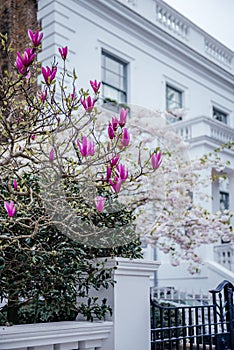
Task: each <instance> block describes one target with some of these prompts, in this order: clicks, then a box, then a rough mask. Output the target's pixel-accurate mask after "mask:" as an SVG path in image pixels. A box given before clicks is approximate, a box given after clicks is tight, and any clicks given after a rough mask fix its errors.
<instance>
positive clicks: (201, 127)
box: [171, 117, 234, 147]
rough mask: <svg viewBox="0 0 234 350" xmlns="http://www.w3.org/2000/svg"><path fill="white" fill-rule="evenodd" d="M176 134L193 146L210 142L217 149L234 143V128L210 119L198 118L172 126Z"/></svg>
mask: <svg viewBox="0 0 234 350" xmlns="http://www.w3.org/2000/svg"><path fill="white" fill-rule="evenodd" d="M171 126H172V127H173V128H174V130H175V131H176V133H177V134H178V135H180V136H181V137H182V138H183V139H184V140H185V141H189V142H190V143H191V144H194V143H200V142H201V143H203V142H204V141H206V142H209V143H210V144H211V145H214V146H215V147H217V146H219V145H221V144H224V143H229V142H234V128H232V127H230V126H229V125H227V124H224V123H222V122H219V121H217V120H215V119H213V118H209V117H196V118H192V119H188V120H183V121H178V122H176V123H174V124H171Z"/></svg>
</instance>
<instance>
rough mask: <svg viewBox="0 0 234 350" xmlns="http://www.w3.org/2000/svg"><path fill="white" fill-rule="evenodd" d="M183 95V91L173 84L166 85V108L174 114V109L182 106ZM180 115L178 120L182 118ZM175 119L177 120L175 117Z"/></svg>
mask: <svg viewBox="0 0 234 350" xmlns="http://www.w3.org/2000/svg"><path fill="white" fill-rule="evenodd" d="M182 95H183V92H182V91H181V90H179V89H176V88H174V87H173V86H171V85H168V84H167V85H166V110H167V111H168V112H169V113H171V114H172V115H173V111H175V110H176V109H179V108H182V107H183V104H182ZM181 119H182V117H179V118H178V119H177V120H181ZM173 120H175V119H174V118H173Z"/></svg>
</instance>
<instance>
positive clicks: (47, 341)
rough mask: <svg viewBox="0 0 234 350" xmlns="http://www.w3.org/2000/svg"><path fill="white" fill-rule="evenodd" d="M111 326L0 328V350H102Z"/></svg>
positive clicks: (62, 324) (66, 324)
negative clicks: (98, 349)
mask: <svg viewBox="0 0 234 350" xmlns="http://www.w3.org/2000/svg"><path fill="white" fill-rule="evenodd" d="M112 327H113V323H112V322H93V323H91V322H81V321H70V322H69V321H67V322H51V323H37V324H26V325H17V326H11V327H1V328H0V349H4V350H27V349H29V348H30V350H39V349H40V350H41V349H43V350H44V349H46V350H47V349H48V350H49V349H51V350H52V349H56V350H63V349H66V350H72V349H74V348H77V347H78V346H79V349H95V348H96V347H97V348H100V349H101V348H102V342H103V341H104V340H105V339H107V338H108V337H109V335H110V332H111V330H112Z"/></svg>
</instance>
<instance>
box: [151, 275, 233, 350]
mask: <svg viewBox="0 0 234 350" xmlns="http://www.w3.org/2000/svg"><path fill="white" fill-rule="evenodd" d="M233 291H234V287H233V285H232V284H231V283H230V282H228V281H223V282H222V283H221V284H220V285H219V286H218V287H217V288H216V289H215V290H212V291H210V293H212V296H213V301H212V303H211V304H207V305H205V304H203V305H196V306H194V305H193V306H187V305H181V304H178V303H175V302H172V301H170V303H166V302H162V301H160V300H154V299H151V350H187V349H190V350H195V349H196V350H206V349H209V350H234V331H233V326H234V319H233Z"/></svg>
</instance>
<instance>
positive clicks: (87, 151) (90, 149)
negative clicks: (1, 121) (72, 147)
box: [77, 136, 95, 157]
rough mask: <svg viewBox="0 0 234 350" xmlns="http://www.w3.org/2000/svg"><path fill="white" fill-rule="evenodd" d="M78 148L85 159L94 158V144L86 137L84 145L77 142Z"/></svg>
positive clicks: (83, 139) (83, 140)
mask: <svg viewBox="0 0 234 350" xmlns="http://www.w3.org/2000/svg"><path fill="white" fill-rule="evenodd" d="M77 146H78V147H79V150H80V153H81V154H82V156H83V157H88V156H93V155H94V153H95V148H94V142H93V141H89V140H88V139H87V137H86V136H83V138H82V144H81V143H80V142H79V141H77Z"/></svg>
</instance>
